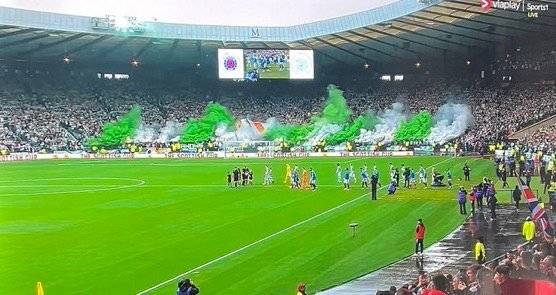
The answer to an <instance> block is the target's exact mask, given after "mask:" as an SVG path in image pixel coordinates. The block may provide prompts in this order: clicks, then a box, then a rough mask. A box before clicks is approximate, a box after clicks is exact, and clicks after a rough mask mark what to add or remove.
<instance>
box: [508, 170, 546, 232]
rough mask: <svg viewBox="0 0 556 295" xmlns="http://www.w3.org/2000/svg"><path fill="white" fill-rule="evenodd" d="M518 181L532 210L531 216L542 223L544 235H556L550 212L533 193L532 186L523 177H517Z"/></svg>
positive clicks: (538, 222)
mask: <svg viewBox="0 0 556 295" xmlns="http://www.w3.org/2000/svg"><path fill="white" fill-rule="evenodd" d="M517 183H518V184H519V189H520V190H521V194H522V195H523V197H524V198H525V201H526V202H527V206H528V207H529V210H531V217H532V218H533V220H534V221H535V222H536V223H537V224H539V225H540V227H541V229H542V232H543V235H544V237H545V238H550V237H554V228H553V227H552V223H551V222H550V219H549V217H548V214H546V212H545V211H544V208H543V207H542V206H541V204H540V203H539V201H538V200H537V198H536V197H535V194H533V191H532V190H531V188H530V187H529V186H528V185H527V183H526V182H525V181H523V179H521V177H517Z"/></svg>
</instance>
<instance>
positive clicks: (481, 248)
mask: <svg viewBox="0 0 556 295" xmlns="http://www.w3.org/2000/svg"><path fill="white" fill-rule="evenodd" d="M481 254H482V255H483V260H485V257H486V250H485V244H483V243H481V242H477V243H476V244H475V260H477V261H478V260H479V258H480V256H481Z"/></svg>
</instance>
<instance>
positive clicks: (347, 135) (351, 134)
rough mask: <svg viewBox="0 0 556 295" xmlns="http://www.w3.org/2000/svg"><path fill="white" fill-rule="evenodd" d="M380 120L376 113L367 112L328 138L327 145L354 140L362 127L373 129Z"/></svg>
mask: <svg viewBox="0 0 556 295" xmlns="http://www.w3.org/2000/svg"><path fill="white" fill-rule="evenodd" d="M377 122H378V118H377V116H376V114H375V113H373V112H367V113H365V114H364V115H361V116H359V117H357V119H355V121H353V122H352V123H351V124H348V125H346V126H345V127H344V128H343V129H342V130H340V131H339V132H337V133H335V134H332V135H330V136H328V137H327V138H326V144H327V145H338V144H340V143H343V142H348V141H352V140H354V139H355V138H356V137H357V136H359V134H360V133H361V128H365V129H367V130H372V129H373V128H374V127H375V125H376V124H377Z"/></svg>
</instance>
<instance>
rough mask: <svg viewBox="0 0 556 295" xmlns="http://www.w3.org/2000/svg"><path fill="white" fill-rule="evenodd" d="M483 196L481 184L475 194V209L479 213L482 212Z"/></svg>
mask: <svg viewBox="0 0 556 295" xmlns="http://www.w3.org/2000/svg"><path fill="white" fill-rule="evenodd" d="M483 195H484V194H483V184H482V183H481V184H479V187H478V188H477V192H476V193H475V197H476V198H477V208H479V210H481V211H482V210H483Z"/></svg>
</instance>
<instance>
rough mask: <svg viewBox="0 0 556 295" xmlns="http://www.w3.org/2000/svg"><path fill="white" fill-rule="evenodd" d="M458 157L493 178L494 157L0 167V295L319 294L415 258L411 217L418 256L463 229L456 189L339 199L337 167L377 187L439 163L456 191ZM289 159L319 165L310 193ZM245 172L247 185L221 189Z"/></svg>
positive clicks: (475, 174) (347, 194) (348, 194)
mask: <svg viewBox="0 0 556 295" xmlns="http://www.w3.org/2000/svg"><path fill="white" fill-rule="evenodd" d="M466 161H467V162H469V163H470V166H471V168H472V180H473V183H475V182H478V181H480V179H481V178H482V176H484V175H489V176H492V175H493V166H492V164H491V162H489V161H486V160H479V159H472V158H443V157H413V158H366V159H355V158H342V159H334V158H314V159H287V160H282V159H274V160H253V159H245V160H216V159H212V160H211V159H205V160H106V161H56V162H55V161H35V162H20V163H2V164H1V165H2V166H1V168H0V169H1V171H2V174H1V175H2V178H1V180H0V207H1V211H0V245H2V247H1V248H0V265H1V268H0V282H2V284H0V294H32V293H33V292H34V287H35V284H36V282H37V281H41V282H42V283H43V285H44V286H45V291H46V294H136V293H138V292H139V291H142V290H145V289H148V288H150V287H152V286H155V285H157V284H159V283H163V282H165V281H167V280H169V281H168V282H167V283H165V284H162V285H160V287H159V288H157V289H156V290H154V291H153V292H151V293H149V294H175V293H174V292H175V287H176V280H172V278H173V277H175V276H177V275H179V274H182V273H187V274H186V275H185V276H187V277H189V278H191V279H192V280H193V281H194V283H195V284H197V285H198V286H199V287H200V289H201V292H202V293H203V294H211V295H212V294H293V292H294V290H295V287H296V285H297V284H298V283H299V282H305V283H307V287H308V289H309V291H310V293H314V292H316V291H317V290H322V289H324V288H327V287H330V286H332V285H335V284H339V283H341V282H344V281H346V280H349V279H351V278H353V277H356V276H359V275H362V274H364V273H367V272H369V271H371V270H374V269H377V268H379V267H381V266H384V265H386V264H389V263H392V262H394V261H396V260H398V259H400V258H402V257H404V256H407V255H410V254H412V251H413V247H414V226H415V222H416V219H418V218H423V220H424V222H425V224H426V226H427V238H426V240H425V244H426V246H428V245H431V244H432V243H434V242H435V241H436V240H438V239H441V238H442V237H443V236H445V235H446V234H448V233H449V232H450V231H452V230H453V229H454V228H455V227H457V226H458V225H459V224H460V223H461V222H462V221H463V219H464V217H463V216H461V215H460V214H459V213H458V208H457V204H456V201H455V194H456V187H454V188H453V189H451V190H449V189H447V188H442V189H423V188H418V189H411V190H407V189H400V190H399V191H398V192H397V193H396V195H395V196H394V197H385V190H384V189H383V190H381V191H380V192H379V200H378V201H374V202H371V201H370V200H369V196H368V194H367V193H368V192H367V191H366V190H362V189H361V188H360V187H359V186H358V184H356V185H354V186H353V188H352V189H351V190H350V191H343V190H342V189H341V187H340V185H338V184H337V183H336V175H335V166H336V163H337V162H340V163H342V166H343V167H347V165H348V162H349V163H351V164H353V165H354V167H355V168H356V169H357V171H358V170H359V167H361V166H363V164H367V165H368V167H369V169H372V166H373V165H377V167H378V169H379V171H380V174H381V182H382V184H383V185H384V184H386V182H387V178H388V176H387V169H388V164H389V162H392V163H394V165H395V166H396V167H399V166H400V165H401V164H402V163H404V164H405V165H406V166H410V167H413V168H418V165H419V164H421V163H422V164H423V165H424V166H425V167H431V166H432V165H436V169H438V170H439V171H441V172H445V171H446V170H447V169H451V170H452V172H453V174H454V182H455V183H454V186H457V185H459V184H460V183H462V182H461V181H460V180H458V179H459V178H460V177H462V167H463V164H464V163H465V162H466ZM285 163H290V164H292V165H293V164H297V165H299V166H300V167H306V168H309V167H312V168H314V169H315V170H316V172H317V175H318V183H319V188H318V190H317V191H316V192H311V191H298V190H291V189H290V188H288V187H287V186H285V185H284V184H283V183H282V181H283V179H284V173H285ZM265 164H268V165H270V166H271V167H272V168H273V172H274V173H273V174H274V178H275V181H276V183H275V184H274V185H273V186H270V187H263V186H262V185H260V184H261V182H262V176H263V171H264V165H265ZM245 165H247V166H248V167H250V168H252V169H253V170H254V174H255V182H256V185H254V186H252V187H242V188H237V189H231V188H228V187H226V184H225V175H226V173H227V171H229V170H231V169H232V168H233V167H235V166H240V167H242V166H245ZM428 173H429V178H430V169H429V172H428ZM465 185H466V187H468V186H469V185H470V184H467V183H466V184H465ZM352 222H357V223H359V227H358V229H357V233H356V235H355V236H354V237H352V232H351V230H350V228H349V227H348V225H349V224H350V223H352Z"/></svg>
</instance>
